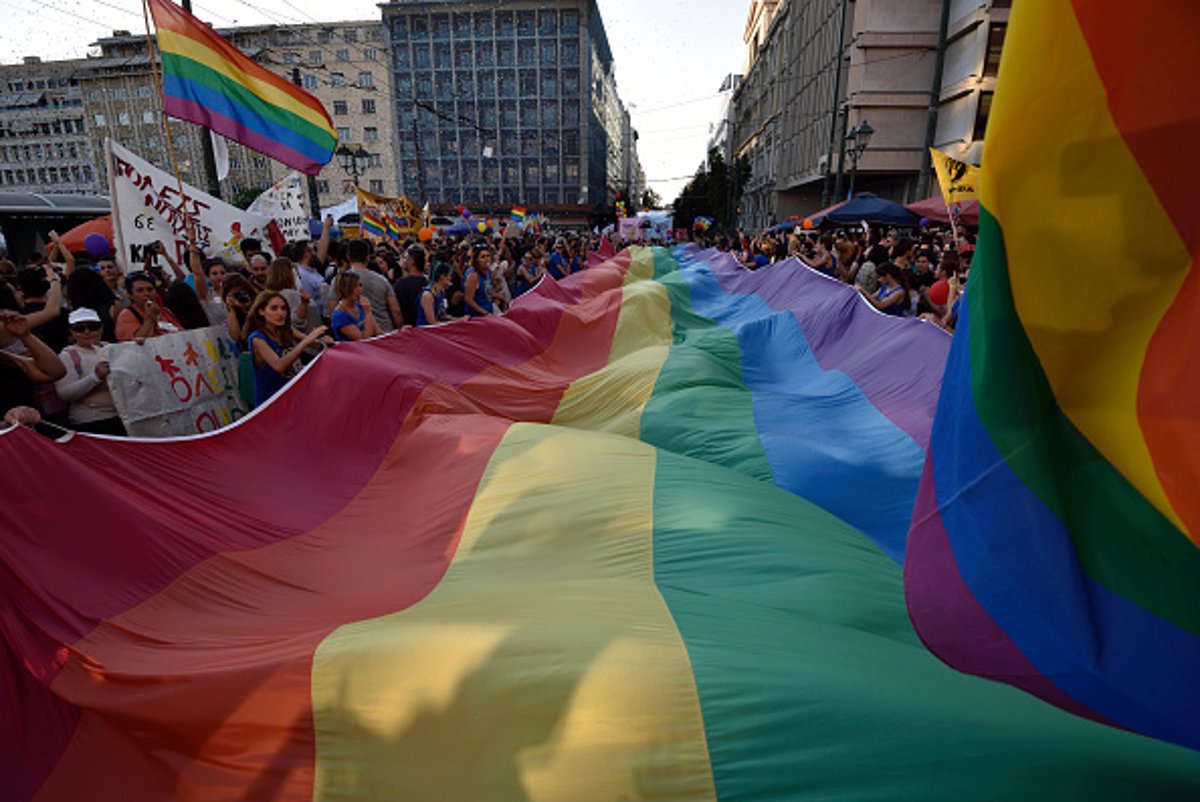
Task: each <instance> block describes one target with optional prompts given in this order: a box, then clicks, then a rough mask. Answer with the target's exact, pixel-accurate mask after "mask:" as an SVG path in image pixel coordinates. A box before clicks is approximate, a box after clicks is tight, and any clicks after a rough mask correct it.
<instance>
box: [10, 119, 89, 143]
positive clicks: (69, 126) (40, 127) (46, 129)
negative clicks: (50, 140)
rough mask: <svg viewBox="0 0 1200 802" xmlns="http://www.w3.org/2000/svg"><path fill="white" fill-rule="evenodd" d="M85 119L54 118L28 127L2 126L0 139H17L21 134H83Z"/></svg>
mask: <svg viewBox="0 0 1200 802" xmlns="http://www.w3.org/2000/svg"><path fill="white" fill-rule="evenodd" d="M82 133H83V120H82V119H74V120H53V121H51V122H45V123H32V124H30V126H29V127H28V128H25V129H22V130H17V129H15V128H0V139H16V138H17V137H21V136H51V135H54V134H82Z"/></svg>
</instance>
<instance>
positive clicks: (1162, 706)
mask: <svg viewBox="0 0 1200 802" xmlns="http://www.w3.org/2000/svg"><path fill="white" fill-rule="evenodd" d="M1198 36H1200V6H1198V5H1197V4H1195V3H1190V2H1186V1H1185V0H1174V1H1170V0H1168V1H1165V2H1150V3H1140V4H1136V5H1120V4H1109V3H1089V2H1085V1H1084V0H1074V2H1070V1H1069V0H1038V2H1026V3H1020V4H1017V8H1014V10H1013V16H1012V23H1011V26H1010V30H1009V33H1008V39H1007V42H1006V44H1005V51H1004V57H1003V63H1002V65H1001V69H1000V76H999V84H998V90H997V93H996V98H995V104H994V106H993V108H992V112H991V120H990V123H989V127H988V135H987V143H988V144H987V163H986V165H985V171H984V179H983V194H982V199H981V208H980V237H979V249H978V250H977V251H976V257H975V264H974V267H973V269H972V272H971V280H970V285H969V286H970V292H969V294H968V303H967V307H968V309H965V310H964V311H963V313H962V315H961V317H960V325H959V329H958V334H957V336H956V338H955V342H954V347H953V349H952V350H951V353H950V358H949V365H948V367H947V369H946V379H945V386H944V388H943V392H942V398H941V401H940V407H939V410H938V422H937V425H936V427H935V428H934V432H933V440H932V446H931V449H930V460H929V464H928V466H927V468H926V473H925V478H924V481H923V483H922V489H921V497H920V499H919V502H918V508H917V510H916V514H915V522H914V530H913V534H912V536H911V538H910V541H909V547H908V548H909V558H908V564H907V568H906V570H907V590H908V597H909V604H910V608H911V611H912V616H913V621H914V623H915V625H916V628H917V630H918V631H919V632H920V635H921V637H922V639H923V640H924V641H925V642H926V643H927V644H928V645H929V647H930V648H931V649H932V650H933V651H934V652H936V653H937V654H938V655H940V656H941V657H943V658H944V659H945V660H946V661H948V662H949V663H950V664H951V665H953V666H956V667H958V668H961V669H963V670H965V671H971V672H976V673H979V674H982V675H985V676H989V677H995V678H997V679H1003V680H1005V681H1008V682H1012V683H1014V684H1015V685H1018V686H1020V687H1022V688H1025V689H1026V690H1028V691H1030V692H1032V693H1035V694H1037V695H1039V696H1041V697H1042V698H1043V699H1046V700H1048V701H1050V702H1053V703H1054V704H1057V705H1059V706H1061V707H1063V708H1065V709H1068V710H1072V711H1074V712H1077V713H1079V714H1081V715H1084V716H1087V717H1090V718H1093V719H1096V720H1098V721H1106V722H1109V723H1112V724H1115V725H1118V726H1121V727H1125V728H1128V729H1132V730H1136V731H1138V732H1142V733H1146V734H1148V735H1151V736H1154V737H1156V738H1162V739H1165V740H1169V741H1174V742H1176V743H1179V744H1184V745H1186V746H1189V747H1191V748H1192V749H1200V681H1198V679H1200V549H1197V540H1198V538H1200V415H1197V407H1196V403H1197V397H1198V394H1197V387H1198V385H1197V377H1198V376H1200V341H1197V340H1196V334H1197V331H1198V328H1197V323H1198V320H1200V276H1198V275H1197V268H1196V265H1195V260H1196V255H1197V253H1200V200H1198V198H1200V195H1197V192H1196V189H1197V187H1198V186H1200V162H1197V160H1196V159H1193V158H1190V157H1182V156H1181V153H1180V151H1179V147H1180V146H1181V144H1182V143H1184V142H1187V143H1190V144H1194V143H1197V142H1200V63H1198V62H1197V61H1196V59H1195V55H1194V44H1195V42H1196V41H1197V37H1198ZM1147 42H1153V45H1152V46H1147ZM1031 121H1038V122H1037V124H1031Z"/></svg>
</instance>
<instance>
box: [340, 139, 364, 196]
mask: <svg viewBox="0 0 1200 802" xmlns="http://www.w3.org/2000/svg"><path fill="white" fill-rule="evenodd" d="M334 153H336V154H337V157H338V164H340V165H341V166H342V169H343V170H345V171H346V172H347V173H349V174H350V178H351V179H352V180H353V181H354V185H355V186H358V177H359V176H360V175H361V174H362V173H364V172H366V170H367V165H368V164H369V163H370V161H371V154H370V153H367V151H366V150H364V149H363V146H362V145H357V146H355V148H354V150H351V149H350V148H349V147H347V146H346V145H338V149H337V150H335V151H334Z"/></svg>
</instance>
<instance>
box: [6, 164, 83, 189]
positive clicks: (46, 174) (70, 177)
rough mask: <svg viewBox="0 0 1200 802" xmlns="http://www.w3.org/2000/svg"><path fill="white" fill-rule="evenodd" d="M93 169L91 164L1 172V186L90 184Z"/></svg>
mask: <svg viewBox="0 0 1200 802" xmlns="http://www.w3.org/2000/svg"><path fill="white" fill-rule="evenodd" d="M92 176H93V173H92V167H91V165H89V164H83V165H79V164H74V165H71V166H70V167H66V166H63V167H37V168H33V167H30V168H29V169H28V170H20V169H17V170H4V171H2V172H0V184H4V185H6V186H14V187H15V186H27V185H29V184H84V183H88V184H90V183H91V181H92Z"/></svg>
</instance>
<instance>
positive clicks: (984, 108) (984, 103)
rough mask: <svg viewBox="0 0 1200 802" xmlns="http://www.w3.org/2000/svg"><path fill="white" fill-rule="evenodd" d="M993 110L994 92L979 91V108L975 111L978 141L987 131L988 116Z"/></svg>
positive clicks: (976, 138)
mask: <svg viewBox="0 0 1200 802" xmlns="http://www.w3.org/2000/svg"><path fill="white" fill-rule="evenodd" d="M991 112H992V93H991V92H980V93H979V108H978V109H977V110H976V112H975V135H974V139H975V141H976V142H978V141H979V140H981V139H983V135H984V134H985V133H986V132H987V123H988V116H989V115H990V114H991Z"/></svg>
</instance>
